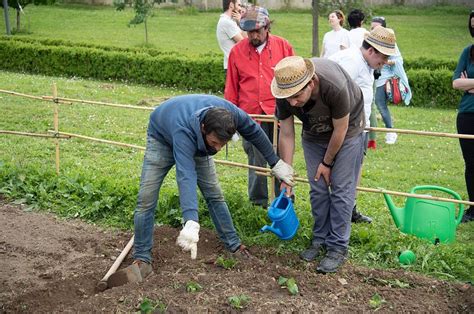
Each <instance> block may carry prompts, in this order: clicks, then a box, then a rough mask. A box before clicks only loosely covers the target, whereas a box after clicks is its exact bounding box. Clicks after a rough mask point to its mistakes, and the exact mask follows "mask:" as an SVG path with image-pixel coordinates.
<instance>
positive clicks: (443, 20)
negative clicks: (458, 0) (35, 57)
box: [0, 5, 471, 59]
mask: <svg viewBox="0 0 474 314" xmlns="http://www.w3.org/2000/svg"><path fill="white" fill-rule="evenodd" d="M373 13H374V15H375V14H376V15H385V17H386V18H387V23H388V26H389V27H391V28H393V29H394V30H395V32H396V34H397V42H398V45H399V47H400V50H401V51H402V53H403V56H404V57H405V58H417V57H435V58H450V59H452V58H454V59H457V58H458V57H459V54H460V52H461V51H462V49H463V48H464V47H465V46H466V45H467V44H468V43H470V42H471V41H470V38H469V34H468V31H467V27H466V25H467V17H468V13H469V12H468V10H467V9H465V8H459V7H433V8H424V9H419V10H414V9H405V8H403V7H395V8H379V9H377V8H375V9H374V10H373ZM219 14H220V13H219V12H199V13H197V14H196V15H183V14H179V13H178V12H177V11H175V10H170V9H166V10H163V9H161V10H160V9H157V10H155V16H154V17H152V18H151V19H150V20H149V42H150V45H151V46H153V47H155V48H159V49H163V50H173V51H179V52H181V53H186V54H191V55H194V54H200V53H207V52H215V53H221V52H220V50H219V47H218V45H217V41H216V35H215V30H216V24H217V21H218V19H219ZM132 16H133V12H132V11H131V10H130V9H128V10H126V11H125V12H118V11H115V10H114V9H113V8H112V7H93V6H77V5H76V6H74V5H55V6H34V5H29V6H27V7H26V8H25V15H22V19H23V31H25V33H20V34H18V36H34V37H35V38H55V39H64V40H70V41H73V42H87V43H93V44H101V45H111V46H119V47H136V46H142V45H143V44H144V42H145V37H144V28H143V25H138V26H132V27H127V24H128V21H129V20H130V19H131V18H132ZM270 16H271V19H272V20H274V24H273V26H272V33H274V34H276V35H280V36H283V37H285V38H286V39H288V40H289V41H290V43H291V44H292V45H293V46H294V48H295V50H296V53H297V54H299V55H303V56H310V55H311V47H312V35H311V31H312V17H311V14H310V12H309V11H307V12H305V11H299V12H283V11H275V12H270ZM11 21H12V22H11V23H12V26H13V25H15V24H14V11H13V10H11ZM319 27H320V28H319V40H320V41H322V38H323V35H324V33H325V32H327V31H329V29H330V28H329V24H328V22H327V19H326V17H321V18H320V22H319ZM0 28H1V29H2V30H4V29H5V27H4V21H3V19H1V21H0Z"/></svg>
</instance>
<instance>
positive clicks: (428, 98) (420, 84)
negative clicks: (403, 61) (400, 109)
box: [407, 69, 462, 108]
mask: <svg viewBox="0 0 474 314" xmlns="http://www.w3.org/2000/svg"><path fill="white" fill-rule="evenodd" d="M407 76H408V79H409V81H410V86H411V89H412V92H413V99H412V102H411V103H410V105H413V106H423V107H438V108H457V106H458V103H459V100H460V98H461V96H462V91H459V90H456V89H453V87H452V76H453V72H452V71H450V70H446V69H438V70H422V69H420V70H408V71H407Z"/></svg>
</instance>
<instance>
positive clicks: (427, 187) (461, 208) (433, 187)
mask: <svg viewBox="0 0 474 314" xmlns="http://www.w3.org/2000/svg"><path fill="white" fill-rule="evenodd" d="M418 190H437V191H441V192H445V193H448V194H450V195H452V196H453V197H454V198H455V199H457V200H460V201H461V200H462V198H461V196H459V194H458V193H456V192H454V191H452V190H450V189H447V188H444V187H442V186H436V185H420V186H416V187H414V188H413V189H412V190H411V193H415V192H416V191H418ZM458 207H459V212H458V217H457V218H456V225H459V224H460V223H461V219H462V216H463V214H464V204H458Z"/></svg>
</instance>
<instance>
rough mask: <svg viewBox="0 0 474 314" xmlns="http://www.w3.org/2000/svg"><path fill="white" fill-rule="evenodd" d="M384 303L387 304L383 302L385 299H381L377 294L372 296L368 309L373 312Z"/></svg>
mask: <svg viewBox="0 0 474 314" xmlns="http://www.w3.org/2000/svg"><path fill="white" fill-rule="evenodd" d="M384 303H387V301H385V299H384V298H382V297H381V296H380V294H378V293H376V294H374V295H373V296H372V298H370V300H369V304H370V307H371V308H373V309H374V310H377V309H379V308H380V307H381V306H382V304H384Z"/></svg>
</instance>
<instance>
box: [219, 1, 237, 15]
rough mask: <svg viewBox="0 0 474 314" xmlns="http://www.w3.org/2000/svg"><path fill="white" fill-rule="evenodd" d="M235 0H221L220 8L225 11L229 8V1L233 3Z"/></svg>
mask: <svg viewBox="0 0 474 314" xmlns="http://www.w3.org/2000/svg"><path fill="white" fill-rule="evenodd" d="M235 1H237V0H222V10H223V11H224V12H225V11H227V10H228V9H229V6H230V4H231V3H233V4H235Z"/></svg>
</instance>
